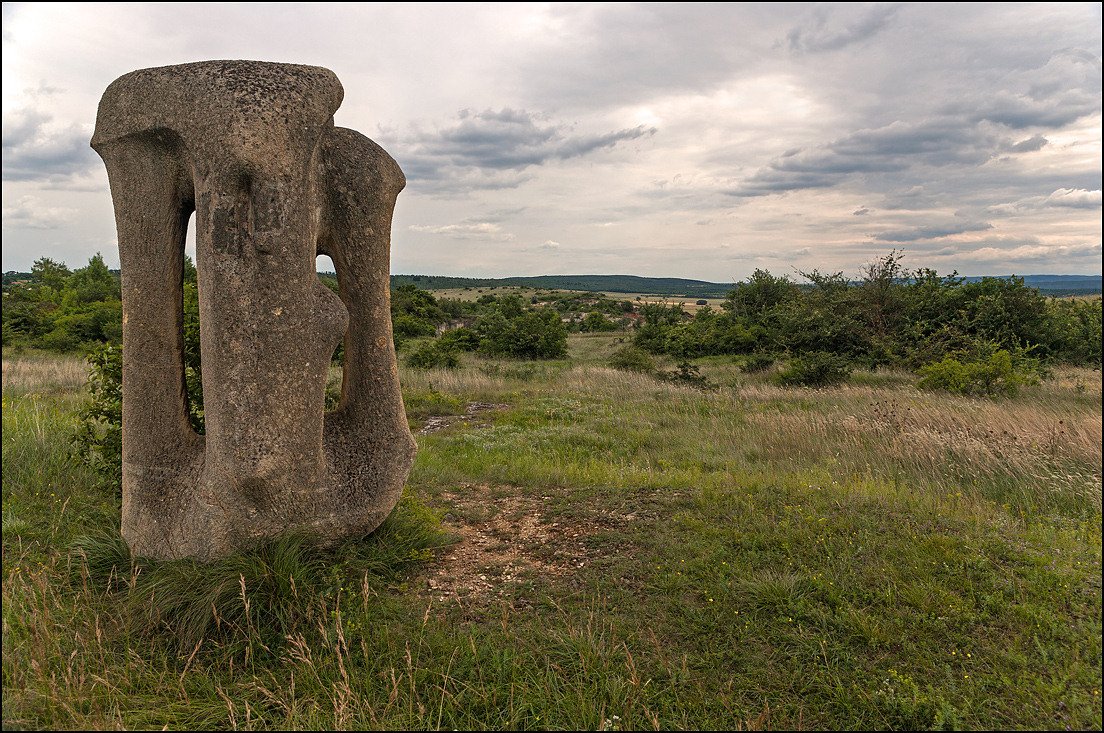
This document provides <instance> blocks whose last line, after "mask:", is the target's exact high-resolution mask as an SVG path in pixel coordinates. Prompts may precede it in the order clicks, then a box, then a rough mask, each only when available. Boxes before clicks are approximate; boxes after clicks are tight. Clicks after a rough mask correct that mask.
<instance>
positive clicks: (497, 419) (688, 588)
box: [3, 333, 1101, 730]
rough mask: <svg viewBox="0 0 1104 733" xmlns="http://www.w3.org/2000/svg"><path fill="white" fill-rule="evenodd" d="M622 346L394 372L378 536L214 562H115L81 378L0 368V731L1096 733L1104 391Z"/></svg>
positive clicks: (1067, 380)
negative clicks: (79, 453)
mask: <svg viewBox="0 0 1104 733" xmlns="http://www.w3.org/2000/svg"><path fill="white" fill-rule="evenodd" d="M623 338H624V336H623V335H621V334H617V333H614V334H577V335H571V336H569V338H568V348H569V358H567V359H563V360H559V361H539V362H530V361H511V360H498V359H490V358H486V357H483V356H477V355H475V354H464V355H463V356H462V364H461V366H460V368H458V369H452V370H447V369H430V370H415V369H410V368H407V367H404V366H402V365H401V363H400V381H401V383H402V386H403V393H404V400H405V403H406V409H407V415H408V418H409V420H410V424H411V428H412V430H413V431H414V432H415V434H416V437H417V440H418V444H419V453H418V457H417V460H416V462H415V464H414V468H413V470H412V472H411V475H410V479H409V482H408V487H407V491H406V493H405V494H404V497H403V500H402V501H401V502H400V504H399V506H398V508H397V509H396V511H395V512H394V513H393V514H392V516H391V518H389V520H388V521H387V522H386V523H385V524H384V525H383V526H382V527H381V528H380V529H379V530H377V531H376V532H375V533H373V534H372V535H371V536H369V537H367V538H359V539H354V540H350V541H349V542H348V543H346V544H344V545H342V546H341V547H339V548H335V549H331V550H325V551H323V550H318V549H315V548H314V547H313V546H312V545H311V544H310V542H309V538H297V537H289V538H285V539H283V540H280V541H276V542H272V543H269V544H268V545H265V546H264V547H262V548H259V549H258V550H257V551H256V552H254V553H250V554H249V555H245V556H239V557H234V558H228V559H226V560H225V561H220V562H216V563H212V564H210V565H206V566H199V565H198V564H196V563H191V562H188V561H181V562H176V563H152V562H149V561H146V560H143V559H141V558H130V557H129V555H128V553H127V551H126V549H125V546H124V545H121V543H120V541H119V539H118V537H117V527H118V522H119V502H120V499H119V496H118V486H117V482H114V481H112V480H111V478H110V477H105V476H104V475H103V474H101V473H99V472H97V471H95V470H94V469H93V468H92V467H90V466H88V465H86V464H83V463H80V462H78V461H74V460H73V459H72V458H71V457H70V452H69V436H70V435H71V434H72V432H73V431H74V429H75V427H76V417H75V416H74V411H75V410H76V409H77V408H78V406H79V405H80V404H81V401H82V400H83V399H84V396H83V390H82V385H83V382H84V380H85V379H86V375H87V374H86V371H87V370H86V368H85V366H84V364H83V363H82V362H81V361H80V360H79V359H76V358H73V357H59V356H54V355H46V354H42V353H37V352H27V353H25V354H20V355H9V354H8V353H5V356H4V363H3V548H4V549H3V615H4V620H3V725H4V728H5V729H42V728H49V729H82V730H83V729H120V728H164V727H168V728H179V729H214V728H217V729H234V730H238V729H278V730H287V729H473V728H474V729H487V728H495V729H499V728H511V729H550V728H551V729H589V730H631V729H718V730H731V729H736V730H741V729H847V730H851V729H931V728H935V729H955V728H958V729H985V730H1001V729H1043V728H1045V729H1099V728H1100V727H1101V567H1100V561H1101V529H1100V527H1101V374H1100V372H1099V371H1094V370H1091V369H1084V368H1073V367H1055V368H1053V369H1052V370H1051V372H1050V375H1049V376H1048V377H1047V378H1045V379H1043V380H1042V381H1041V382H1040V383H1039V384H1038V385H1034V386H1028V387H1025V388H1023V389H1022V390H1021V391H1020V392H1019V394H1017V395H1016V396H1014V397H1001V398H984V397H967V396H962V395H952V394H946V393H940V392H928V391H920V390H918V389H917V387H916V383H917V380H918V378H917V377H916V376H915V375H914V374H912V373H909V372H906V371H897V370H888V369H884V368H883V369H879V370H876V371H857V372H855V373H854V374H853V376H852V378H851V380H850V381H849V382H848V383H847V384H845V385H843V386H839V387H833V388H829V389H808V388H794V389H784V388H782V387H779V386H776V384H775V383H774V382H772V381H771V379H770V373H769V372H766V373H743V372H742V371H741V370H740V368H739V366H738V362H737V360H736V359H735V358H733V357H707V358H703V359H699V360H696V362H695V363H696V365H697V366H698V367H699V369H700V373H701V375H702V376H703V377H704V378H705V379H706V382H707V384H706V388H705V389H699V388H695V387H692V386H685V385H681V384H679V383H678V382H672V381H660V380H657V379H655V378H653V377H651V376H648V375H647V374H640V373H635V372H627V371H617V370H614V369H611V368H609V367H607V366H606V363H607V361H608V360H609V358H610V356H611V354H613V353H614V351H615V350H616V349H618V348H619V347H620V346H623V345H624V342H623V341H622V339H623ZM665 358H666V357H659V360H660V366H661V368H662V367H667V368H671V366H672V363H673V362H672V363H664V362H663V359H665ZM400 362H401V360H400ZM774 368H775V369H777V368H778V366H775V367H774ZM339 378H340V377H339V374H337V373H336V372H335V374H334V379H339Z"/></svg>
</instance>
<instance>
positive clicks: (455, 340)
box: [437, 326, 479, 351]
mask: <svg viewBox="0 0 1104 733" xmlns="http://www.w3.org/2000/svg"><path fill="white" fill-rule="evenodd" d="M437 341H438V342H439V343H440V344H441V345H442V346H448V347H449V348H455V349H459V350H460V351H475V350H476V349H478V348H479V334H478V333H476V332H475V331H473V330H471V329H470V328H467V327H464V326H461V327H460V328H454V329H453V330H451V331H445V332H444V333H442V334H441V335H440V336H438V337H437Z"/></svg>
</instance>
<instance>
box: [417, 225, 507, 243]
mask: <svg viewBox="0 0 1104 733" xmlns="http://www.w3.org/2000/svg"><path fill="white" fill-rule="evenodd" d="M409 229H410V230H411V231H415V232H426V233H427V234H443V235H445V236H446V237H451V238H452V239H490V240H494V241H497V242H510V241H513V240H514V239H515V237H514V235H513V234H511V233H509V232H504V231H502V227H501V226H499V225H498V224H495V223H493V222H486V221H482V222H471V223H464V224H443V225H440V226H431V225H425V224H412V225H411V226H410V227H409Z"/></svg>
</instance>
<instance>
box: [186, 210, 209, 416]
mask: <svg viewBox="0 0 1104 733" xmlns="http://www.w3.org/2000/svg"><path fill="white" fill-rule="evenodd" d="M184 242H185V245H184V283H183V285H184V287H183V289H182V290H183V299H184V390H185V392H186V400H187V409H188V420H189V421H190V422H191V424H192V428H194V429H195V431H196V432H197V433H199V434H200V435H203V434H204V433H205V432H206V429H205V426H204V422H203V383H202V379H203V374H202V371H201V369H200V364H201V360H202V355H201V354H200V347H199V282H198V273H197V272H196V266H195V260H194V259H193V256H194V255H195V214H194V213H193V214H190V215H189V216H188V225H187V231H186V233H185V236H184ZM189 243H190V247H189ZM189 249H190V250H191V252H189Z"/></svg>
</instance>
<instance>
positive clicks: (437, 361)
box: [406, 341, 460, 369]
mask: <svg viewBox="0 0 1104 733" xmlns="http://www.w3.org/2000/svg"><path fill="white" fill-rule="evenodd" d="M406 365H407V366H408V367H411V368H412V369H435V368H437V367H444V368H446V369H455V368H456V367H458V366H460V354H459V353H458V352H457V350H456V349H455V348H453V347H451V346H449V345H447V344H441V343H440V342H439V341H426V342H425V343H423V344H422V345H421V346H419V347H418V348H417V349H415V350H414V351H412V352H410V354H409V355H408V356H407V357H406Z"/></svg>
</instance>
